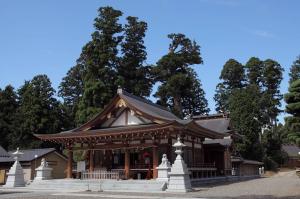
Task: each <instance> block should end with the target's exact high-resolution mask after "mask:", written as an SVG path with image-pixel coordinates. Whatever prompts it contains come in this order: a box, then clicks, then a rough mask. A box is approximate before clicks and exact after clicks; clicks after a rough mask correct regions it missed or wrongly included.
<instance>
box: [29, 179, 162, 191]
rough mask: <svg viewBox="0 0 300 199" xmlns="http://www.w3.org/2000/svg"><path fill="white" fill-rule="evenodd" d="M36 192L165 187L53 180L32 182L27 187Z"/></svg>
mask: <svg viewBox="0 0 300 199" xmlns="http://www.w3.org/2000/svg"><path fill="white" fill-rule="evenodd" d="M27 187H28V188H30V189H37V190H60V191H63V190H68V191H88V190H90V191H128V192H161V191H164V190H165V189H166V187H167V185H166V183H165V182H158V181H155V180H101V181H99V180H77V179H53V180H41V181H33V182H32V183H31V184H29V185H28V186H27Z"/></svg>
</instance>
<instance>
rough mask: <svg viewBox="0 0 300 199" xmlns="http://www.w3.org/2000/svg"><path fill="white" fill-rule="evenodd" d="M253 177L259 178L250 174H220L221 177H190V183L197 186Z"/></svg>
mask: <svg viewBox="0 0 300 199" xmlns="http://www.w3.org/2000/svg"><path fill="white" fill-rule="evenodd" d="M255 178H260V176H259V175H252V176H222V177H215V178H199V179H191V184H192V186H193V187H198V186H203V185H212V184H220V183H226V182H237V181H244V180H251V179H255Z"/></svg>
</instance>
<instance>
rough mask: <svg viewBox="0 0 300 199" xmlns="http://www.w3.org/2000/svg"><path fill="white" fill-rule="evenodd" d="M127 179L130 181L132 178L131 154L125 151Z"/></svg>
mask: <svg viewBox="0 0 300 199" xmlns="http://www.w3.org/2000/svg"><path fill="white" fill-rule="evenodd" d="M124 170H125V178H126V179H129V177H130V153H129V150H128V149H125V166H124Z"/></svg>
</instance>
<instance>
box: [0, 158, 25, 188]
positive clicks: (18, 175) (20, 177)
mask: <svg viewBox="0 0 300 199" xmlns="http://www.w3.org/2000/svg"><path fill="white" fill-rule="evenodd" d="M4 187H25V181H24V174H23V169H22V167H21V165H20V163H19V161H17V160H16V161H15V163H14V164H13V166H12V167H11V168H10V170H9V172H8V174H7V180H6V183H5V185H4Z"/></svg>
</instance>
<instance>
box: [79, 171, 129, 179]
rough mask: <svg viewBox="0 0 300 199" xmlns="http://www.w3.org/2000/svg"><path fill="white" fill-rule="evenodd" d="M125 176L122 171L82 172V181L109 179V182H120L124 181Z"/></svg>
mask: <svg viewBox="0 0 300 199" xmlns="http://www.w3.org/2000/svg"><path fill="white" fill-rule="evenodd" d="M124 177H125V175H124V172H122V171H103V170H99V171H93V172H88V171H85V172H82V174H81V180H88V179H95V180H97V179H109V180H120V179H124Z"/></svg>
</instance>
